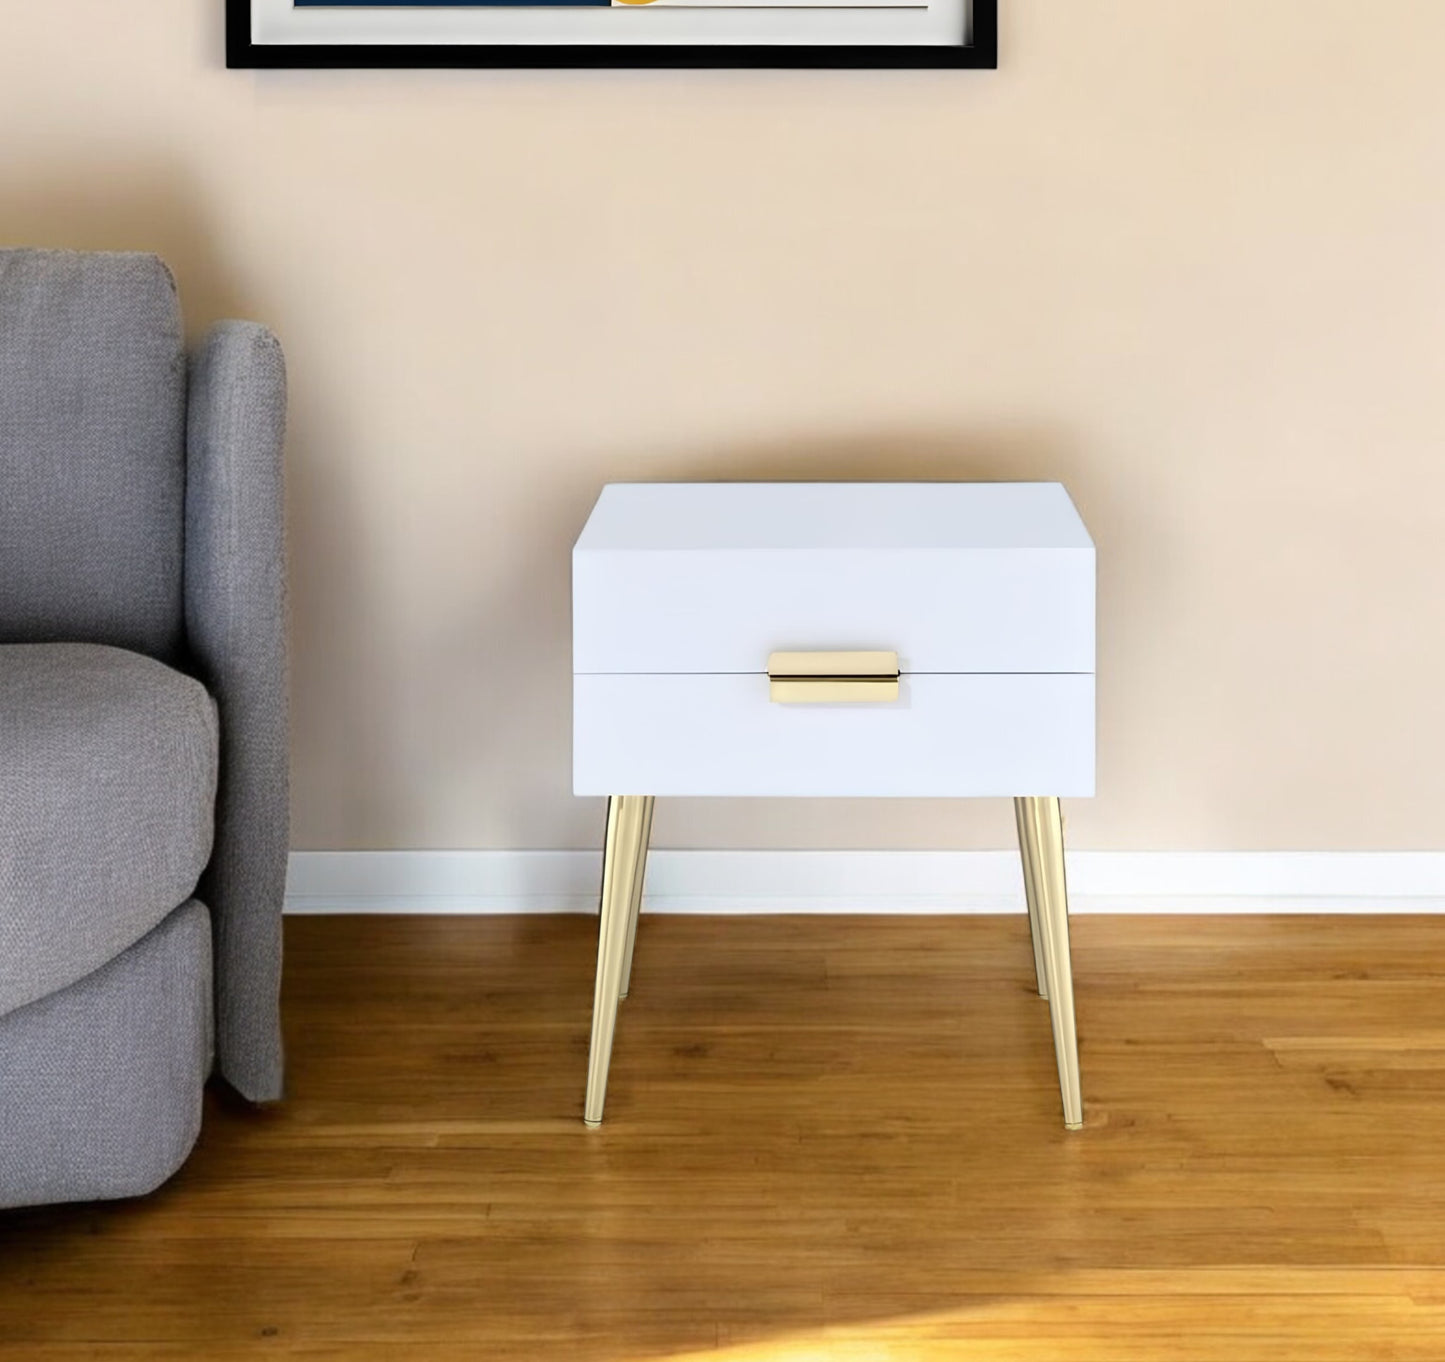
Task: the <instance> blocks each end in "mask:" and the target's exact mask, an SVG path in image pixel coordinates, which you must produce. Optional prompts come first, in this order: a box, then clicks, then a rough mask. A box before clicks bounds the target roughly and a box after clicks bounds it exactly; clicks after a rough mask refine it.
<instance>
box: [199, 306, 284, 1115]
mask: <svg viewBox="0 0 1445 1362" xmlns="http://www.w3.org/2000/svg"><path fill="white" fill-rule="evenodd" d="M189 387H190V390H189V396H188V415H187V431H186V550H185V552H186V560H185V619H186V632H187V638H188V642H189V647H190V656H191V660H192V664H193V666H194V669H195V671H196V674H197V676H198V678H199V679H200V680H201V681H203V682H204V683H205V684H206V686H207V687H208V688H209V689H210V691H211V694H212V695H214V696H215V698H216V702H217V706H218V708H219V710H220V719H221V770H220V789H219V792H218V795H217V804H216V840H215V850H214V852H213V854H212V858H211V863H210V866H209V867H208V868H207V870H206V873H205V876H204V878H203V879H202V882H201V887H200V889H199V891H198V893H199V896H200V897H201V899H202V900H203V901H204V902H205V903H206V904H207V905H208V906H209V907H210V909H211V915H212V927H213V933H214V940H215V983H216V1067H217V1068H218V1069H219V1071H220V1073H221V1075H222V1076H223V1077H224V1078H225V1079H226V1080H227V1081H228V1082H230V1083H231V1085H232V1086H233V1087H234V1088H236V1090H237V1091H238V1092H240V1093H241V1095H242V1096H244V1097H246V1098H249V1099H250V1100H252V1101H270V1100H274V1099H276V1098H278V1097H280V1096H281V1088H282V1053H281V1021H280V987H281V906H282V900H283V898H284V896H285V888H286V857H287V851H288V848H289V843H290V826H289V819H290V807H289V795H288V764H287V756H288V753H287V691H286V679H287V678H286V620H285V542H284V518H283V495H282V488H283V478H282V441H283V437H284V433H285V424H286V370H285V362H284V360H283V358H282V354H281V347H280V345H279V343H278V342H277V340H276V338H275V337H274V336H273V335H272V334H271V333H270V332H269V331H267V330H266V329H265V328H264V327H260V326H256V325H253V324H251V323H246V322H222V323H220V324H219V325H217V326H216V327H214V328H213V329H212V330H211V332H210V333H209V334H208V335H207V336H206V337H205V339H204V340H203V342H202V343H201V345H200V347H199V349H198V350H197V351H196V353H195V354H194V355H193V356H192V358H191V365H190V378H189Z"/></svg>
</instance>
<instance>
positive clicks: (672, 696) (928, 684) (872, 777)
mask: <svg viewBox="0 0 1445 1362" xmlns="http://www.w3.org/2000/svg"><path fill="white" fill-rule="evenodd" d="M574 686H575V691H574V709H575V719H574V722H575V736H574V747H573V752H574V765H573V787H574V789H575V791H576V793H577V794H579V795H610V794H650V795H662V796H668V795H763V796H808V797H827V796H849V795H855V796H881V797H892V796H916V797H930V796H936V797H949V798H965V797H974V796H985V795H1028V794H1045V793H1047V794H1050V795H1064V796H1069V795H1092V794H1093V793H1094V678H1093V677H1092V676H1086V675H1058V676H1043V675H1021V676H1011V675H1002V674H994V675H976V676H912V677H905V678H904V679H903V682H902V685H901V687H900V695H899V698H898V700H897V701H895V702H892V703H889V704H851V705H780V704H773V703H772V702H770V701H769V699H768V683H767V678H766V677H761V676H738V675H711V676H615V675H614V676H578V677H577V678H576V679H575V682H574Z"/></svg>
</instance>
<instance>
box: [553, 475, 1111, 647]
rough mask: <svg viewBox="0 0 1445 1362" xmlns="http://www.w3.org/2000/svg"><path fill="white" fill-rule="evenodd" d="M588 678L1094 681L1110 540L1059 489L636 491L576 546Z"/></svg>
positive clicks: (871, 486)
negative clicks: (832, 673)
mask: <svg viewBox="0 0 1445 1362" xmlns="http://www.w3.org/2000/svg"><path fill="white" fill-rule="evenodd" d="M572 580H573V667H574V671H576V672H577V673H579V674H584V675H585V674H611V673H757V672H762V671H764V670H765V669H766V667H767V661H768V657H769V655H770V654H771V653H774V652H778V651H788V650H794V651H843V650H886V651H889V652H895V653H897V654H898V665H899V668H900V670H901V671H902V672H903V673H905V674H918V673H932V672H940V673H974V672H979V673H985V672H1003V673H1030V672H1045V673H1048V672H1052V673H1091V672H1092V671H1093V670H1094V546H1093V542H1092V541H1091V540H1090V538H1089V535H1088V532H1087V530H1086V529H1085V528H1084V525H1083V522H1082V520H1080V518H1079V514H1078V512H1077V511H1076V510H1075V509H1074V506H1073V503H1072V502H1071V501H1070V500H1069V497H1068V493H1067V492H1066V491H1065V490H1064V488H1063V487H1062V486H1060V485H1059V484H1058V483H711V484H709V483H635V484H615V485H612V486H609V487H607V488H605V489H604V490H603V493H602V496H601V497H600V498H599V500H598V502H597V505H596V507H595V508H594V510H593V512H592V516H591V518H590V519H589V520H588V522H587V526H586V528H585V529H584V531H583V533H582V536H581V538H580V539H579V540H578V542H577V545H576V548H575V549H574V551H573V570H572Z"/></svg>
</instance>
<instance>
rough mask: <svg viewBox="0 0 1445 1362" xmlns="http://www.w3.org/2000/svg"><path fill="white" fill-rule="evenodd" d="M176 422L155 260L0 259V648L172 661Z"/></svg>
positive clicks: (176, 586) (168, 307)
mask: <svg viewBox="0 0 1445 1362" xmlns="http://www.w3.org/2000/svg"><path fill="white" fill-rule="evenodd" d="M185 413H186V359H185V344H184V336H183V333H182V328H181V317H180V307H179V303H178V301H177V298H176V288H175V282H174V280H173V279H172V278H171V275H170V273H169V271H168V270H167V269H166V267H165V266H164V265H163V264H162V263H161V261H160V260H158V259H157V258H156V257H155V256H150V255H89V254H77V253H74V252H69V251H29V250H0V643H17V642H56V641H69V642H81V641H83V642H92V643H112V644H115V645H117V646H120V647H125V648H132V649H135V650H136V651H137V652H143V653H147V654H149V655H151V656H153V657H158V658H162V659H165V660H171V659H174V658H175V657H176V656H177V655H178V654H179V653H180V652H181V649H182V646H183V638H184V625H183V616H182V595H181V592H182V569H183V560H184V547H185V546H184V524H185V518H184V497H185Z"/></svg>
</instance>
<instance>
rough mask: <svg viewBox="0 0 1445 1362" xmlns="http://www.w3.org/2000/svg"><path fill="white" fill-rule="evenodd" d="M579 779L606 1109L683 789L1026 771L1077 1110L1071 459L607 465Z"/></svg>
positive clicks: (950, 786) (1041, 916)
mask: <svg viewBox="0 0 1445 1362" xmlns="http://www.w3.org/2000/svg"><path fill="white" fill-rule="evenodd" d="M572 586H573V672H574V676H573V719H574V727H573V786H574V789H575V792H576V793H577V794H579V795H606V796H608V805H607V836H606V848H605V851H604V855H603V876H602V921H601V931H600V938H599V944H598V952H597V988H596V994H595V999H594V1003H593V1016H592V1048H591V1055H590V1061H589V1065H588V1075H587V1102H586V1114H585V1119H586V1122H587V1124H588V1125H591V1126H595V1125H598V1124H599V1123H600V1122H601V1120H602V1109H603V1103H604V1100H605V1098H606V1091H607V1071H608V1066H609V1064H610V1061H611V1057H612V1037H613V1033H614V1030H615V1028H616V1021H617V1008H618V1001H619V999H621V998H625V997H626V996H627V991H628V985H629V981H630V977H631V972H632V956H633V949H634V944H635V942H636V935H637V918H638V910H639V908H640V906H641V902H642V882H643V875H644V872H645V867H646V857H647V846H648V840H649V835H650V832H651V826H652V811H653V801H654V800H655V798H656V797H657V796H659V795H662V796H685V795H713V796H717V795H736V796H742V795H768V796H779V795H790V796H798V797H810V798H812V797H819V796H897V797H907V796H915V797H917V796H923V797H927V796H941V797H958V798H964V797H967V798H974V797H981V796H1011V797H1012V798H1013V799H1014V808H1015V816H1016V821H1017V825H1018V836H1019V849H1020V853H1021V857H1022V861H1023V871H1024V887H1025V892H1026V897H1027V900H1028V910H1029V923H1030V927H1031V929H1032V935H1033V948H1034V965H1035V970H1036V975H1037V980H1038V989H1039V993H1040V994H1041V995H1042V996H1044V997H1046V998H1047V999H1048V1000H1049V1009H1050V1013H1051V1016H1052V1020H1053V1031H1054V1047H1055V1050H1056V1053H1057V1058H1058V1067H1059V1085H1060V1089H1061V1091H1062V1094H1063V1107H1064V1124H1065V1125H1066V1126H1067V1127H1068V1128H1069V1129H1071V1130H1073V1129H1077V1128H1078V1127H1079V1126H1080V1125H1082V1123H1083V1101H1082V1097H1081V1094H1080V1082H1079V1058H1078V1043H1077V1039H1076V1034H1075V1025H1074V998H1073V974H1072V968H1071V965H1070V958H1069V924H1068V896H1067V889H1066V884H1065V876H1064V838H1063V824H1062V818H1061V815H1060V812H1059V797H1060V796H1075V795H1092V794H1093V792H1094V545H1093V541H1092V540H1091V539H1090V538H1089V534H1088V531H1087V530H1086V529H1085V528H1084V524H1083V521H1082V520H1081V519H1080V518H1079V514H1078V512H1077V511H1076V510H1075V509H1074V505H1073V503H1072V502H1071V501H1070V500H1069V496H1068V493H1067V492H1065V490H1064V489H1063V487H1062V486H1060V485H1059V484H1058V483H634V484H615V485H611V486H608V487H605V488H604V489H603V491H602V495H601V496H600V497H599V498H598V501H597V504H596V506H595V507H594V508H593V511H592V515H591V517H590V518H589V519H588V521H587V525H586V527H585V528H584V529H583V531H582V535H581V537H580V538H579V539H578V541H577V544H576V547H575V548H574V550H573V556H572Z"/></svg>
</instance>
